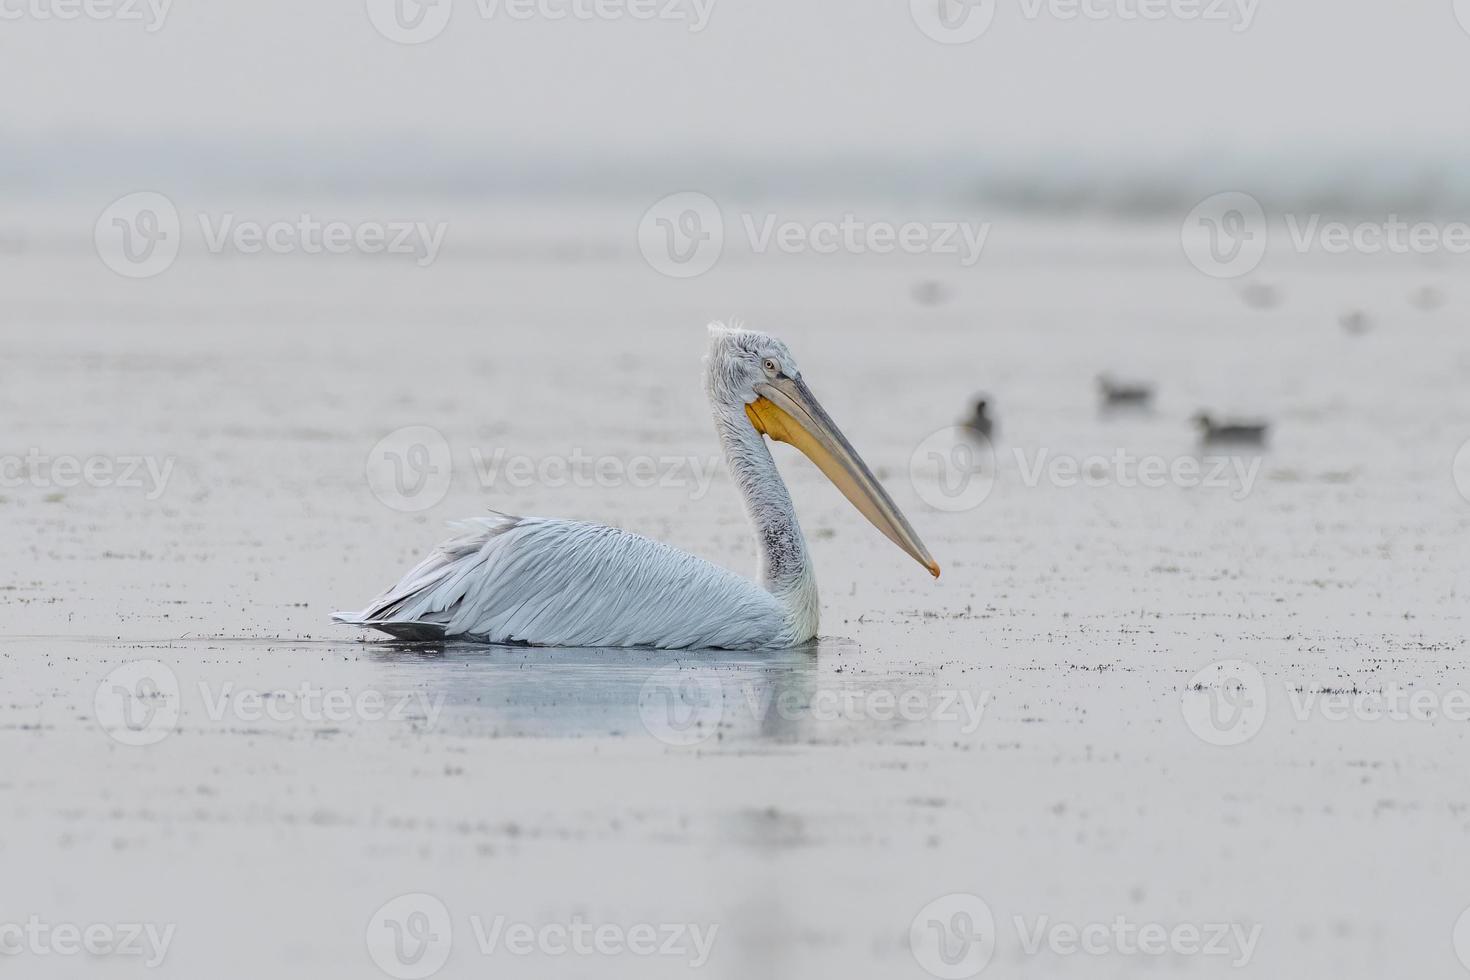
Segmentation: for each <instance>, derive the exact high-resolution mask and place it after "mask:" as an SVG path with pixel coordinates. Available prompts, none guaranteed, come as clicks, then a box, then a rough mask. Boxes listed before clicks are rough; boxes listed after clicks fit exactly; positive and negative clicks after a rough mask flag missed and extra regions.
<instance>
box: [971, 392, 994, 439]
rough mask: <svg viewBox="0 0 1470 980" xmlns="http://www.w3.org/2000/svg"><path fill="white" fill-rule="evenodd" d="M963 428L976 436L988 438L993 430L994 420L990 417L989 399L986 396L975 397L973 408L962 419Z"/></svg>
mask: <svg viewBox="0 0 1470 980" xmlns="http://www.w3.org/2000/svg"><path fill="white" fill-rule="evenodd" d="M964 426H965V428H967V429H969V430H970V431H971V432H973V433H975V435H977V436H984V437H985V438H987V439H989V438H990V437H991V436H992V435H993V434H994V432H995V420H994V419H993V418H991V417H990V400H989V399H988V398H984V397H982V398H977V399H976V400H975V409H974V411H972V412H971V413H970V414H969V416H967V417H966V418H965V420H964Z"/></svg>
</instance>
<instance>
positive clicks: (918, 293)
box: [912, 279, 949, 306]
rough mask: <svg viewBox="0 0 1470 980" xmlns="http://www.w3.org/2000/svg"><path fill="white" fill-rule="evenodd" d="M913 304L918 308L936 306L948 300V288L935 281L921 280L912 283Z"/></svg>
mask: <svg viewBox="0 0 1470 980" xmlns="http://www.w3.org/2000/svg"><path fill="white" fill-rule="evenodd" d="M912 293H913V297H914V302H916V303H918V304H919V305H920V306H938V305H939V304H941V303H943V302H945V301H946V300H948V299H949V288H948V287H947V286H945V285H944V283H942V282H940V281H939V280H937V279H921V280H919V281H918V282H916V283H914V288H913V290H912Z"/></svg>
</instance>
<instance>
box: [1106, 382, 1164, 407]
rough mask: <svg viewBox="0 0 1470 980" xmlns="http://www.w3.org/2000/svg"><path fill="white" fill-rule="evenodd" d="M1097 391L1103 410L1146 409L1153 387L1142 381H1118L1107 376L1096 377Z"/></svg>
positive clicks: (1150, 399)
mask: <svg viewBox="0 0 1470 980" xmlns="http://www.w3.org/2000/svg"><path fill="white" fill-rule="evenodd" d="M1097 390H1098V392H1099V393H1100V394H1101V395H1102V401H1103V407H1104V408H1148V407H1149V404H1150V403H1151V402H1152V401H1153V398H1154V386H1153V385H1151V384H1148V383H1147V382H1143V381H1119V380H1118V379H1116V378H1114V377H1112V376H1111V375H1108V374H1100V375H1098V376H1097Z"/></svg>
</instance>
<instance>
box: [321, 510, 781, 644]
mask: <svg viewBox="0 0 1470 980" xmlns="http://www.w3.org/2000/svg"><path fill="white" fill-rule="evenodd" d="M456 526H457V527H458V529H459V531H460V533H459V535H458V536H456V537H454V538H452V539H450V540H449V541H446V542H445V543H444V544H442V545H440V546H439V547H438V548H437V549H436V550H435V551H434V553H433V554H431V555H430V556H429V557H428V558H426V559H424V561H423V562H421V563H420V564H419V565H417V566H416V567H415V568H414V569H413V570H412V571H410V572H409V573H408V574H407V575H405V576H404V577H403V580H402V581H400V582H399V583H398V584H397V585H395V586H394V587H393V588H391V589H389V590H388V591H387V592H385V593H384V594H383V595H381V596H380V597H378V598H377V599H376V600H374V601H373V603H372V604H371V605H369V606H368V608H367V609H364V610H363V611H362V612H360V613H337V614H335V615H334V616H333V619H335V620H337V621H338V622H341V623H348V624H351V625H354V626H362V627H373V628H376V629H380V630H383V631H384V632H386V633H391V634H393V635H394V636H398V637H402V638H405V639H437V638H440V637H446V636H449V637H452V636H463V637H465V638H469V639H477V640H482V641H485V642H490V643H534V644H537V645H541V646H650V647H664V648H670V649H675V648H685V647H726V648H737V649H747V648H753V647H762V646H770V645H774V644H776V643H777V642H778V641H779V639H780V637H781V634H782V632H783V630H784V628H785V617H784V615H783V613H782V610H781V607H780V604H779V603H778V602H777V601H776V599H775V598H774V597H773V596H772V595H771V594H770V593H769V592H767V591H765V590H764V589H762V588H760V587H759V586H757V585H755V584H754V583H752V582H748V581H746V580H745V579H743V578H741V577H740V576H738V575H736V574H735V573H734V572H730V571H728V570H726V569H723V568H720V567H719V566H717V565H712V564H710V563H709V562H707V561H705V560H703V559H702V558H697V557H695V556H694V555H690V554H687V553H685V552H683V551H680V550H678V549H677V548H671V547H669V546H668V545H666V544H662V543H660V542H658V541H653V540H650V539H648V538H645V537H643V536H641V535H638V534H632V533H630V532H628V531H622V530H618V529H617V528H611V527H604V526H602V525H600V524H586V523H583V522H581V521H562V520H551V519H544V518H534V517H506V516H496V517H491V518H483V519H476V520H471V521H464V522H461V523H459V524H458V525H456Z"/></svg>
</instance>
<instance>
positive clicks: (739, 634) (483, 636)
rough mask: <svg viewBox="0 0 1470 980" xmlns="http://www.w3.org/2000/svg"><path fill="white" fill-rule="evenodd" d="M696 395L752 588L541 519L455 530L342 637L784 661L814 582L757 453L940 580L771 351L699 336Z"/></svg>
mask: <svg viewBox="0 0 1470 980" xmlns="http://www.w3.org/2000/svg"><path fill="white" fill-rule="evenodd" d="M704 380H705V390H706V393H707V394H708V396H709V402H710V408H711V410H712V411H713V413H714V420H715V429H716V432H717V433H718V435H719V439H720V445H721V448H722V449H723V451H724V456H725V463H726V465H727V466H729V468H730V472H731V475H732V476H733V477H734V481H735V485H736V487H737V488H738V489H739V492H740V495H741V497H742V498H743V500H744V502H745V509H746V513H747V514H748V515H749V517H750V521H751V524H752V525H753V527H754V530H755V538H756V549H757V551H758V553H759V562H760V575H759V578H758V580H757V581H755V582H751V581H749V580H747V579H744V578H742V577H740V576H739V575H736V574H735V573H733V572H730V571H728V570H726V569H724V568H721V567H719V566H717V565H714V564H711V563H710V562H707V561H705V560H704V559H702V558H698V557H696V556H694V555H691V554H687V553H686V552H683V551H680V550H678V549H676V548H673V547H670V546H669V545H666V544H662V543H661V542H658V541H653V540H650V539H648V538H645V537H643V536H641V535H638V534H633V533H630V532H628V531H623V530H619V529H617V528H612V527H605V526H603V525H600V524H589V523H585V522H582V521H567V520H559V519H555V518H543V517H511V516H508V515H495V516H493V517H487V518H479V519H473V520H467V521H462V522H460V523H459V524H458V525H457V528H458V531H459V533H458V534H457V535H456V536H455V537H453V538H451V539H450V540H449V541H446V542H445V543H443V544H441V545H440V546H439V547H438V548H437V549H436V550H435V551H434V552H433V554H431V555H429V557H427V558H425V559H424V560H423V561H422V562H421V563H419V564H418V565H417V566H416V567H414V569H413V570H412V571H410V572H409V573H408V574H407V575H405V576H404V577H403V579H402V580H401V581H400V582H399V583H398V584H397V585H395V586H393V587H392V588H391V589H389V590H388V591H387V592H384V593H383V594H382V595H381V596H379V597H378V598H376V599H374V600H373V601H372V602H371V603H369V604H368V606H367V608H365V609H363V610H362V611H360V612H342V613H336V614H334V616H333V619H335V620H336V621H337V622H339V623H346V624H349V625H352V626H358V627H363V628H373V629H378V630H382V631H383V632H385V633H388V634H391V635H392V636H395V637H399V638H400V639H409V640H431V639H441V638H444V637H461V638H464V639H471V640H478V641H482V642H486V643H530V644H535V645H539V646H571V647H588V646H602V647H629V646H639V647H659V648H664V649H681V648H690V647H721V648H726V649H767V648H782V647H792V646H797V645H799V644H802V643H805V642H807V641H808V640H811V639H812V638H813V637H815V636H816V634H817V621H818V605H817V585H816V578H815V575H814V574H813V571H812V567H811V559H810V557H809V556H808V553H807V547H806V540H805V539H804V538H803V536H802V533H801V527H800V525H799V524H798V523H797V521H796V511H795V509H794V508H793V507H792V504H791V495H790V494H789V493H788V492H787V490H786V484H785V483H784V482H782V480H781V476H780V474H779V473H778V472H777V470H776V463H775V460H774V459H772V457H771V453H770V450H769V448H768V447H767V446H766V442H765V440H766V438H767V437H769V438H771V439H774V440H777V441H779V442H786V443H790V444H791V445H793V446H795V447H796V448H797V449H800V450H801V451H802V452H803V453H804V454H806V456H807V457H808V458H810V459H811V461H812V462H813V463H815V464H816V465H817V467H818V468H819V469H820V470H821V471H822V472H823V473H824V474H825V475H826V476H827V478H828V479H829V480H831V481H832V482H833V483H834V484H835V485H836V486H837V488H838V489H839V490H841V491H842V493H843V495H844V496H846V497H847V499H848V500H850V501H851V502H852V504H853V505H854V506H855V507H857V509H858V510H859V512H861V513H862V515H863V516H864V517H866V518H867V519H868V520H869V521H871V522H872V523H873V524H874V526H876V527H877V528H878V529H879V530H880V531H882V532H883V533H884V534H885V535H887V537H888V538H889V539H890V540H892V541H893V542H894V543H895V544H897V545H898V546H899V547H900V548H902V549H903V550H904V551H905V552H907V553H908V554H909V555H911V556H912V557H913V558H914V559H915V560H916V561H918V562H919V563H920V564H921V565H923V566H924V567H925V568H926V569H928V570H929V572H930V574H932V575H934V576H936V577H937V576H938V575H939V566H938V565H937V564H935V562H934V559H933V558H932V557H930V555H929V551H928V549H926V548H925V547H924V545H923V543H922V542H921V541H920V540H919V537H918V535H917V534H915V533H914V529H913V528H912V527H910V526H909V523H908V521H907V520H906V519H905V518H904V516H903V515H902V514H901V513H899V511H898V508H897V507H896V506H894V503H893V501H892V499H890V498H889V496H888V494H887V493H886V492H885V491H884V490H883V488H882V486H880V485H879V483H878V481H877V479H876V478H875V477H874V476H873V474H872V472H871V471H870V470H869V469H868V467H867V464H865V463H864V462H863V461H862V459H861V458H860V457H859V456H858V454H857V452H856V451H855V450H854V449H853V448H852V445H851V444H850V443H849V442H848V441H847V439H846V437H845V436H843V434H842V432H841V431H840V430H839V429H838V428H837V425H836V423H835V422H833V421H832V419H831V417H829V416H828V415H827V413H826V412H825V411H824V410H823V409H822V406H821V405H820V404H818V402H817V400H816V398H815V397H814V396H813V395H812V392H811V390H810V389H809V388H808V387H807V386H806V382H805V381H804V380H803V379H802V374H801V371H800V369H798V368H797V366H796V361H795V359H794V358H793V357H792V356H791V351H790V350H789V349H788V348H787V347H786V345H785V344H784V343H782V342H781V341H780V340H778V339H776V338H775V337H770V336H767V335H766V334H762V333H756V332H755V331H751V330H742V329H739V328H738V327H737V328H726V327H724V326H723V325H720V324H714V325H712V326H711V327H710V337H709V354H708V356H707V357H706V358H705V371H704Z"/></svg>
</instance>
